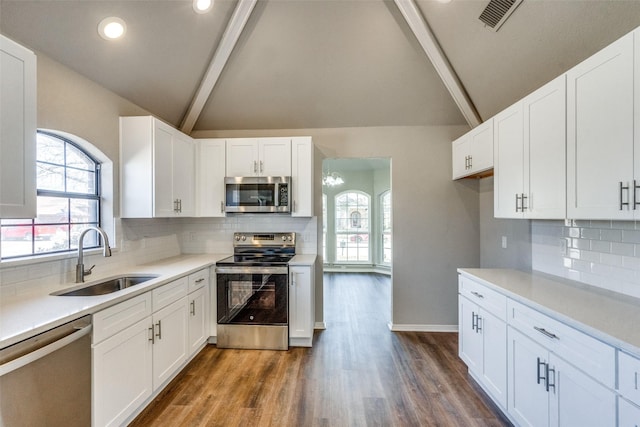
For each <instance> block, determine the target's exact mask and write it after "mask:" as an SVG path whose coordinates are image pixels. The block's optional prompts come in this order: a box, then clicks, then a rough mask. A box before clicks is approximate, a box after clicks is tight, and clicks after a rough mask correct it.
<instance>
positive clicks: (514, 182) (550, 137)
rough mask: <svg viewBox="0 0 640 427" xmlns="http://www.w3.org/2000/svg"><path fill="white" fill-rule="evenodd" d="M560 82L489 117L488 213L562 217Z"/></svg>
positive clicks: (563, 106)
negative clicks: (491, 137)
mask: <svg viewBox="0 0 640 427" xmlns="http://www.w3.org/2000/svg"><path fill="white" fill-rule="evenodd" d="M565 98H566V83H565V76H564V75H563V76H560V77H558V78H556V79H555V80H553V81H551V82H549V83H547V84H546V85H544V86H543V87H541V88H540V89H538V90H536V91H535V92H533V93H532V94H530V95H529V96H527V97H525V98H524V99H523V100H521V101H518V102H517V103H516V104H514V105H513V106H511V107H509V108H507V109H506V110H504V111H503V112H501V113H499V114H498V115H496V116H495V117H494V147H493V150H494V216H495V217H496V218H537V219H564V218H565V216H566V187H565V181H566V163H565V157H566V156H565V151H566V132H565V129H566V119H565V117H566V115H565V111H566V100H565Z"/></svg>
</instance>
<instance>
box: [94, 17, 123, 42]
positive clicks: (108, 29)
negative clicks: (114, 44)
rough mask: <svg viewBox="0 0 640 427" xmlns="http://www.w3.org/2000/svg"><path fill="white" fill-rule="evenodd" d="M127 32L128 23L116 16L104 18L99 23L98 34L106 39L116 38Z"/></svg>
mask: <svg viewBox="0 0 640 427" xmlns="http://www.w3.org/2000/svg"><path fill="white" fill-rule="evenodd" d="M126 32H127V25H126V24H125V23H124V21H123V20H122V19H120V18H118V17H116V16H110V17H108V18H104V19H103V20H102V21H100V24H98V34H100V37H102V38H103V39H105V40H116V39H119V38H121V37H122V36H124V33H126Z"/></svg>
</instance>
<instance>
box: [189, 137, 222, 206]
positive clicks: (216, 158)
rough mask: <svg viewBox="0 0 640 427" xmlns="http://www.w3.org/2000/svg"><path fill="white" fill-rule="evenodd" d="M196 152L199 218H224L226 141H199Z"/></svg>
mask: <svg viewBox="0 0 640 427" xmlns="http://www.w3.org/2000/svg"><path fill="white" fill-rule="evenodd" d="M196 152H197V156H196V159H197V162H196V202H197V203H196V205H197V216H205V217H223V216H224V215H225V214H224V176H225V175H224V174H225V157H226V143H225V140H224V139H197V140H196Z"/></svg>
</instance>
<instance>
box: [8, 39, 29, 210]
mask: <svg viewBox="0 0 640 427" xmlns="http://www.w3.org/2000/svg"><path fill="white" fill-rule="evenodd" d="M0 75H1V76H2V78H1V79H0V111H2V114H0V152H2V153H3V156H0V218H35V216H36V112H37V108H36V107H37V106H36V83H37V82H36V56H35V55H34V53H33V52H31V51H30V50H28V49H26V48H24V47H23V46H21V45H19V44H17V43H15V42H14V41H12V40H10V39H8V38H6V37H4V36H2V35H0Z"/></svg>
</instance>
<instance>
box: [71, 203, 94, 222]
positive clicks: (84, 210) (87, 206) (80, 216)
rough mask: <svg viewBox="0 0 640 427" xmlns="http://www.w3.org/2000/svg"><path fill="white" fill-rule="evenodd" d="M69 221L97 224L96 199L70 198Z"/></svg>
mask: <svg viewBox="0 0 640 427" xmlns="http://www.w3.org/2000/svg"><path fill="white" fill-rule="evenodd" d="M71 222H72V223H90V224H93V225H97V224H98V201H97V200H86V199H71Z"/></svg>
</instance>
